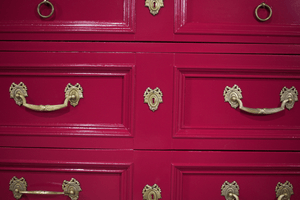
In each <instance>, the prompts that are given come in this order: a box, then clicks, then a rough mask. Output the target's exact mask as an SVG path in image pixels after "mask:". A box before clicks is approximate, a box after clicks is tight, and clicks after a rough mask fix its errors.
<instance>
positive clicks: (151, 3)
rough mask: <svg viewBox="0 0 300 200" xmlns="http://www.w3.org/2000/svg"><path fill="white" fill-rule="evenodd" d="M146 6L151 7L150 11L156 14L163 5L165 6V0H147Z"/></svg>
mask: <svg viewBox="0 0 300 200" xmlns="http://www.w3.org/2000/svg"><path fill="white" fill-rule="evenodd" d="M145 6H146V7H149V10H150V13H151V14H152V15H156V14H157V13H158V12H159V9H160V8H161V7H164V2H163V0H146V1H145Z"/></svg>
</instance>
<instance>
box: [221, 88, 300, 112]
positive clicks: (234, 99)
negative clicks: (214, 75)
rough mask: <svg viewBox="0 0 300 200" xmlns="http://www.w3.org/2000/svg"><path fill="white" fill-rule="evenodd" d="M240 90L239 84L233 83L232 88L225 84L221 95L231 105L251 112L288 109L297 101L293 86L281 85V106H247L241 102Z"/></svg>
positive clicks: (296, 93) (296, 92)
mask: <svg viewBox="0 0 300 200" xmlns="http://www.w3.org/2000/svg"><path fill="white" fill-rule="evenodd" d="M241 93H242V90H241V88H239V86H237V85H234V86H233V87H232V88H231V87H228V86H226V87H225V90H224V93H223V96H224V99H225V102H229V104H230V105H231V107H233V108H237V107H239V108H240V109H241V110H243V111H245V112H248V113H252V114H273V113H277V112H280V111H283V110H284V108H285V107H286V108H287V109H288V110H290V109H292V108H293V107H294V104H295V102H296V101H298V91H297V90H296V88H295V87H294V86H293V87H291V88H290V89H288V88H287V87H283V88H282V90H281V92H280V101H281V102H282V103H281V106H280V107H278V108H247V107H244V106H243V103H242V101H241V99H242V98H243V97H242V94H241Z"/></svg>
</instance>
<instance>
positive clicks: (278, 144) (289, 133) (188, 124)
mask: <svg viewBox="0 0 300 200" xmlns="http://www.w3.org/2000/svg"><path fill="white" fill-rule="evenodd" d="M298 64H299V58H298V57H297V56H272V55H270V56H268V55H265V56H264V55H217V54H215V55H209V54H205V55H184V54H181V55H179V54H178V55H176V58H175V67H174V71H175V72H174V74H175V76H174V83H175V84H174V109H173V110H174V112H173V117H174V121H173V139H174V141H173V145H174V147H175V148H181V149H186V148H187V149H194V148H196V149H202V148H203V149H244V150H245V149H255V150H258V149H261V150H266V149H273V150H296V149H299V145H298V143H299V133H300V130H299V120H298V116H299V111H300V110H299V105H298V103H299V102H297V91H295V95H294V98H295V104H294V107H293V108H291V109H290V110H288V109H287V108H286V107H285V108H284V110H283V111H280V112H277V113H274V114H263V113H264V111H266V112H267V111H269V110H270V109H265V110H263V108H278V107H279V108H280V107H281V105H282V102H281V97H280V94H281V93H282V89H283V88H284V87H286V88H289V89H290V88H293V87H294V88H296V89H297V88H300V82H299V67H298V66H297V65H298ZM234 85H237V86H238V87H239V88H240V91H241V93H240V94H241V95H242V98H241V102H242V103H243V106H244V107H249V108H261V110H259V112H260V113H261V114H258V113H259V112H258V111H257V114H252V113H248V112H245V111H243V110H241V109H239V108H238V107H239V105H240V104H237V105H236V109H234V108H233V107H232V106H231V105H230V103H229V102H228V99H227V100H226V98H225V97H226V96H224V91H227V90H228V87H230V88H233V87H234ZM227 86H228V87H227ZM225 88H226V90H225ZM227 92H228V93H229V91H227Z"/></svg>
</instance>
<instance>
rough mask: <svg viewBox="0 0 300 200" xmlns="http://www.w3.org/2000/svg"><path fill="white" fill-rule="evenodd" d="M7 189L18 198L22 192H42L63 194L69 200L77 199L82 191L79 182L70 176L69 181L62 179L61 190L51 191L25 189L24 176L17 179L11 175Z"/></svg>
mask: <svg viewBox="0 0 300 200" xmlns="http://www.w3.org/2000/svg"><path fill="white" fill-rule="evenodd" d="M9 184H10V186H9V190H10V191H12V192H13V194H14V197H15V198H16V199H20V198H21V197H22V195H23V194H39V195H41V194H43V195H61V194H64V195H66V196H69V197H70V198H71V200H77V199H78V197H79V192H80V191H82V190H81V187H80V184H79V182H78V181H77V180H76V179H74V178H72V179H71V180H70V181H66V180H64V182H63V184H62V189H63V192H52V191H41V190H39V191H27V182H26V180H25V178H23V177H22V178H20V179H18V178H17V177H15V176H14V177H13V178H12V179H11V180H10V183H9Z"/></svg>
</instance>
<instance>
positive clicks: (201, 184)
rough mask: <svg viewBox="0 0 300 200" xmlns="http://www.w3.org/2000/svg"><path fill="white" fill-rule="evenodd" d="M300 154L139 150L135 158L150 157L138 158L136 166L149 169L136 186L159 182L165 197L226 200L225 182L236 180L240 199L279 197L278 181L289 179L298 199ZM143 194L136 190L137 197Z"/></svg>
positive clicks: (135, 182)
mask: <svg viewBox="0 0 300 200" xmlns="http://www.w3.org/2000/svg"><path fill="white" fill-rule="evenodd" d="M299 156H300V155H299V153H295V152H293V153H291V152H218V151H214V152H210V151H206V152H204V151H203V152H196V151H168V152H167V151H156V152H153V151H152V152H151V151H137V152H136V153H135V159H144V158H147V159H144V161H143V162H137V163H136V165H135V170H136V171H139V172H140V173H141V172H142V171H143V170H145V169H147V173H145V174H144V176H143V178H141V179H135V181H134V190H135V189H136V188H142V187H144V186H145V185H146V184H148V185H150V186H152V185H154V184H157V185H158V186H159V187H160V189H161V196H162V198H164V199H172V200H183V199H187V200H190V199H197V198H199V197H201V199H216V200H225V198H224V196H221V186H222V185H223V183H224V182H225V181H228V182H229V183H232V182H233V181H236V183H237V184H238V185H239V197H240V199H245V200H250V199H274V200H275V199H277V198H276V193H275V187H276V186H277V184H278V182H281V183H285V182H286V181H289V182H290V183H291V184H292V186H293V191H294V194H293V195H292V196H291V200H292V199H297V198H299V195H300V193H299V191H300V190H299V188H300V184H299V179H300V176H299V170H300V165H299ZM151 158H155V159H151ZM151 163H155V165H151ZM150 166H151V167H150ZM169 181H170V182H169ZM170 186H171V187H170ZM135 195H137V196H135ZM140 195H141V194H138V193H136V192H134V199H139V198H141V197H140ZM138 197H139V198H138Z"/></svg>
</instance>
